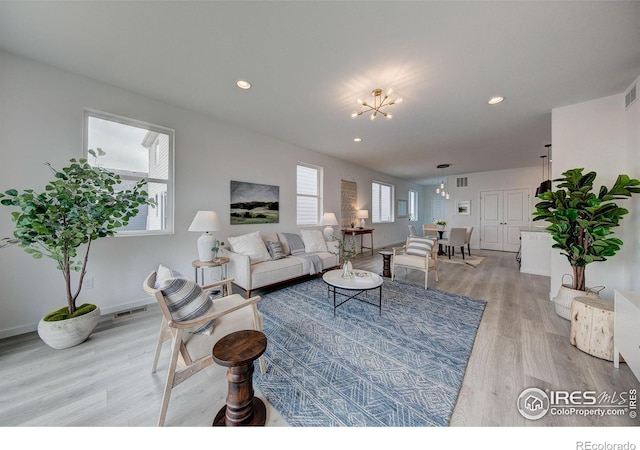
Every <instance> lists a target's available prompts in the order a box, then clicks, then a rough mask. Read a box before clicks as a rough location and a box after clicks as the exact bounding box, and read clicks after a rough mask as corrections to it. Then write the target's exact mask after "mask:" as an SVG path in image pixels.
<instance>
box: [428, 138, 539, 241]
mask: <svg viewBox="0 0 640 450" xmlns="http://www.w3.org/2000/svg"><path fill="white" fill-rule="evenodd" d="M545 152H546V149H541V150H540V154H541V155H542V154H545ZM459 177H467V187H461V188H458V187H456V178H459ZM541 181H542V166H540V167H522V168H519V169H507V170H496V171H492V172H478V173H469V174H461V175H455V176H449V177H447V189H448V191H449V193H450V196H449V197H450V198H449V200H445V203H446V215H445V219H446V220H447V226H449V227H469V226H472V227H474V231H473V234H472V235H471V248H476V249H477V248H480V193H481V192H483V191H493V190H507V189H529V207H530V209H531V211H532V212H533V211H535V204H536V203H537V201H536V198H535V197H534V195H535V192H536V188H537V187H538V186H539V185H540V182H541ZM436 187H437V186H429V187H428V188H427V189H426V191H427V193H426V196H427V198H428V202H427V205H426V206H425V209H427V211H426V216H425V217H427V218H428V219H427V221H428V222H431V216H430V214H429V212H430V208H431V202H432V201H433V200H434V199H441V198H442V197H441V196H439V195H438V194H436ZM461 200H471V214H470V215H468V216H462V215H458V214H456V208H455V205H456V202H457V201H461Z"/></svg>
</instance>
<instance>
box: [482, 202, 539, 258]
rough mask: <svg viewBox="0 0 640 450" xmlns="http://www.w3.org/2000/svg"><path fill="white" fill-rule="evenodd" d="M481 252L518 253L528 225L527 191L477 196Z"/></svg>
mask: <svg viewBox="0 0 640 450" xmlns="http://www.w3.org/2000/svg"><path fill="white" fill-rule="evenodd" d="M480 208H481V210H480V248H482V249H486V250H501V251H506V252H517V251H518V249H519V248H520V228H521V227H523V226H527V225H528V224H529V215H530V214H529V189H509V190H505V191H485V192H481V193H480Z"/></svg>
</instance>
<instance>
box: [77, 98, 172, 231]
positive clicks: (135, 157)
mask: <svg viewBox="0 0 640 450" xmlns="http://www.w3.org/2000/svg"><path fill="white" fill-rule="evenodd" d="M173 140H174V132H173V130H170V129H168V128H164V127H160V126H157V125H152V124H149V123H144V122H140V121H137V120H133V119H127V118H125V117H119V116H115V115H112V114H107V113H102V112H97V111H91V110H85V113H84V155H85V158H86V159H87V160H88V161H89V163H90V164H98V165H100V166H101V167H104V168H106V169H109V170H111V171H113V172H115V173H117V174H118V175H120V178H121V180H122V184H121V186H122V189H126V188H127V187H130V186H133V185H134V184H135V183H137V182H138V181H140V180H141V179H145V180H146V181H147V185H146V187H145V191H147V193H148V194H149V198H152V199H154V200H155V201H156V206H155V207H151V206H146V205H144V206H143V207H141V208H140V212H139V213H138V215H137V216H136V217H134V218H132V219H131V220H130V221H129V224H128V225H127V226H126V227H123V228H121V229H119V230H118V234H119V235H139V234H158V233H169V232H172V231H173V201H172V199H173ZM98 148H101V149H102V150H103V151H104V152H105V155H104V156H100V157H99V158H98V159H97V161H96V160H95V158H93V157H92V156H90V155H89V154H88V151H89V149H94V150H95V149H98Z"/></svg>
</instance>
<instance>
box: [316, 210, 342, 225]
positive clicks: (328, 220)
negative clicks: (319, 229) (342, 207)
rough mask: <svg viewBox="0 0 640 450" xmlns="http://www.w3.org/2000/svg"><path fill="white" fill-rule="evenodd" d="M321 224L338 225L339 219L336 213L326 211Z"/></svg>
mask: <svg viewBox="0 0 640 450" xmlns="http://www.w3.org/2000/svg"><path fill="white" fill-rule="evenodd" d="M320 225H338V219H336V215H335V214H334V213H324V215H323V216H322V220H321V221H320Z"/></svg>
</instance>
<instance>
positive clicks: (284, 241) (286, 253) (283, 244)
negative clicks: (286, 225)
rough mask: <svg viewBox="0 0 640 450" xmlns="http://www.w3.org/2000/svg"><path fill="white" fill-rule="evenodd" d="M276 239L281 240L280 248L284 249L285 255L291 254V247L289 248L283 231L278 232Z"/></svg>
mask: <svg viewBox="0 0 640 450" xmlns="http://www.w3.org/2000/svg"><path fill="white" fill-rule="evenodd" d="M278 240H279V241H280V242H282V248H283V249H284V254H285V256H289V255H290V254H291V249H290V248H289V244H288V243H287V238H286V237H285V235H284V233H278Z"/></svg>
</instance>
